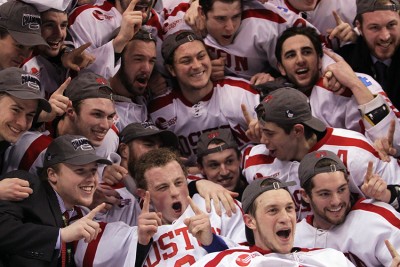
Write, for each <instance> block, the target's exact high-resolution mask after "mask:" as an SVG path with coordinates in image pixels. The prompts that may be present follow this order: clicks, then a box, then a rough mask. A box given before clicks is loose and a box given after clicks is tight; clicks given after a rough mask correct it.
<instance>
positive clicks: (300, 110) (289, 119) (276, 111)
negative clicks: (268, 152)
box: [256, 87, 326, 132]
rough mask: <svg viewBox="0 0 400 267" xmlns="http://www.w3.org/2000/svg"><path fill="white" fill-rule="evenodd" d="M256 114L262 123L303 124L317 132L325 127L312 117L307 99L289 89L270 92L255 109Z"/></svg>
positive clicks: (295, 90) (296, 91)
mask: <svg viewBox="0 0 400 267" xmlns="http://www.w3.org/2000/svg"><path fill="white" fill-rule="evenodd" d="M256 113H257V117H258V119H259V120H260V121H264V122H275V123H279V124H296V123H303V124H305V125H307V126H309V127H310V128H312V129H314V130H316V131H318V132H323V131H325V130H326V125H325V124H324V123H323V122H322V121H321V120H319V119H317V118H315V117H313V116H312V113H311V107H310V101H309V100H308V97H307V96H306V95H305V94H303V93H302V92H300V91H299V90H297V89H294V88H291V87H283V88H279V89H277V90H275V91H272V92H271V93H270V94H268V95H267V96H266V97H265V98H264V99H263V101H261V103H260V104H259V105H258V106H257V107H256Z"/></svg>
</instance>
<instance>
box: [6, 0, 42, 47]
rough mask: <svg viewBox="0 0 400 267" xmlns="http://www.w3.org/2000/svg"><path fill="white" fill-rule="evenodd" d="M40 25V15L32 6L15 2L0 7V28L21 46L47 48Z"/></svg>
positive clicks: (14, 0)
mask: <svg viewBox="0 0 400 267" xmlns="http://www.w3.org/2000/svg"><path fill="white" fill-rule="evenodd" d="M41 24H42V21H41V19H40V13H39V11H38V10H37V9H36V8H35V7H34V6H32V5H29V4H26V3H24V2H22V1H16V0H10V1H8V2H5V3H4V4H2V5H0V27H1V28H4V29H6V30H7V31H8V33H9V34H10V35H11V36H12V38H14V39H15V40H16V41H17V42H18V43H20V44H22V45H25V46H35V45H45V46H49V45H48V44H47V42H46V41H45V40H44V39H43V37H42V33H41V30H40V27H41Z"/></svg>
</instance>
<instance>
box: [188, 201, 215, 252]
mask: <svg viewBox="0 0 400 267" xmlns="http://www.w3.org/2000/svg"><path fill="white" fill-rule="evenodd" d="M187 198H188V200H189V205H190V207H191V208H192V210H193V212H194V216H192V217H190V218H186V219H185V220H184V221H183V222H184V223H185V224H186V226H187V227H188V230H189V233H191V234H192V235H193V236H194V237H196V239H197V240H198V241H199V242H200V243H201V244H202V245H204V246H209V245H210V244H211V243H212V240H213V235H212V231H211V223H210V218H209V215H208V214H206V213H204V212H203V211H202V210H201V209H200V208H199V207H197V205H196V204H195V203H194V202H193V200H192V199H191V198H190V197H189V196H188V197H187Z"/></svg>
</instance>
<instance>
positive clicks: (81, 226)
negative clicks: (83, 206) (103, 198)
mask: <svg viewBox="0 0 400 267" xmlns="http://www.w3.org/2000/svg"><path fill="white" fill-rule="evenodd" d="M104 206H105V203H102V204H100V205H98V206H97V207H96V208H94V209H93V210H91V211H90V212H89V213H88V214H87V215H86V216H84V217H82V218H81V219H79V220H77V221H75V222H73V223H72V224H70V225H68V226H67V227H65V228H61V241H63V242H66V243H68V242H72V241H76V240H80V239H82V238H84V239H85V242H86V243H89V242H91V241H92V240H95V239H96V238H97V235H98V234H99V233H100V232H101V228H100V225H99V223H97V222H95V221H93V218H94V216H96V214H97V213H98V212H100V211H101V210H102V209H104Z"/></svg>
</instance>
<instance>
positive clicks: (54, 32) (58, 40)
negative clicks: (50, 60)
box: [38, 10, 68, 57]
mask: <svg viewBox="0 0 400 267" xmlns="http://www.w3.org/2000/svg"><path fill="white" fill-rule="evenodd" d="M41 19H42V26H41V30H42V37H43V39H44V40H45V41H46V42H47V44H48V45H49V47H47V46H43V45H41V46H38V48H39V50H40V52H41V53H42V54H44V55H45V56H48V57H55V56H57V55H58V53H59V52H60V49H61V46H62V45H63V43H64V40H65V37H66V36H67V26H68V18H67V13H64V12H61V11H54V10H49V11H46V12H43V13H41Z"/></svg>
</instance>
